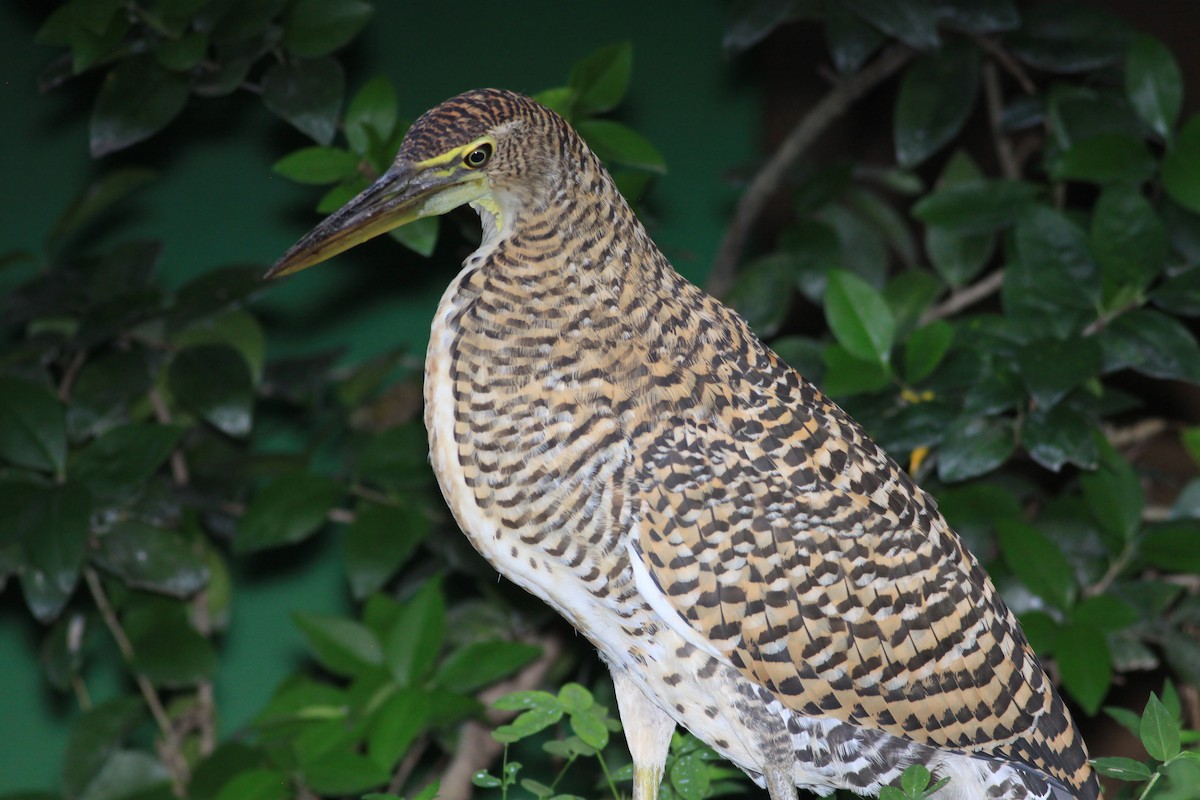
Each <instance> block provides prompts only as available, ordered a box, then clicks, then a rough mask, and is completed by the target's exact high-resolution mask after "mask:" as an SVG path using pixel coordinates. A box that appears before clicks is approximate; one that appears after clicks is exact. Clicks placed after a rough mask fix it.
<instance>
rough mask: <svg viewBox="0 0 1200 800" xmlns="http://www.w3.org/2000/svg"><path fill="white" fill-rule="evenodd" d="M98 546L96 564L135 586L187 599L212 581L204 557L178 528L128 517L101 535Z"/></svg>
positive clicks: (94, 558)
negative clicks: (161, 526)
mask: <svg viewBox="0 0 1200 800" xmlns="http://www.w3.org/2000/svg"><path fill="white" fill-rule="evenodd" d="M97 545H98V546H97V550H96V552H95V553H94V554H93V556H92V558H93V560H94V561H95V563H96V564H97V565H98V566H99V567H100V568H101V569H103V570H105V571H106V572H109V573H111V574H113V575H116V576H117V577H118V578H120V579H121V580H123V581H124V582H125V583H126V584H127V585H129V586H131V587H133V588H137V589H148V590H150V591H152V592H159V593H161V594H167V595H171V596H173V597H178V598H185V597H189V596H191V595H192V594H194V593H195V592H197V591H199V590H200V589H202V588H204V587H205V586H206V585H207V584H208V578H209V571H208V566H207V564H205V562H204V558H203V556H202V555H201V554H199V553H197V552H196V551H195V550H194V549H193V548H192V547H190V546H189V545H188V543H187V542H186V541H185V540H184V538H183V536H182V535H180V534H179V533H176V532H174V531H168V530H162V529H161V528H155V527H152V526H150V525H147V524H145V523H143V522H138V521H136V520H125V521H122V522H119V523H117V524H116V525H114V526H113V527H112V528H111V529H110V530H108V531H106V532H105V533H104V535H103V536H99V537H97Z"/></svg>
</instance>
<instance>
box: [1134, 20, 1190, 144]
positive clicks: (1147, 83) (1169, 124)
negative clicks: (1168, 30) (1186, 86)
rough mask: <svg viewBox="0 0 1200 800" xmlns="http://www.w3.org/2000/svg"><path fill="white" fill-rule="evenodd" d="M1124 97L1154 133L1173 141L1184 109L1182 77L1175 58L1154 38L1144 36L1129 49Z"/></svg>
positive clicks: (1138, 38) (1136, 40)
mask: <svg viewBox="0 0 1200 800" xmlns="http://www.w3.org/2000/svg"><path fill="white" fill-rule="evenodd" d="M1125 94H1126V95H1127V96H1128V97H1129V102H1130V103H1132V104H1133V107H1134V109H1135V110H1136V111H1137V113H1138V116H1139V117H1141V119H1142V121H1143V122H1145V123H1146V124H1147V125H1148V126H1149V127H1150V129H1151V130H1152V131H1154V132H1155V133H1157V134H1158V135H1159V136H1161V137H1163V138H1164V139H1170V138H1171V132H1172V130H1173V129H1174V127H1175V123H1176V122H1177V121H1178V120H1179V110H1180V108H1181V107H1182V105H1183V76H1182V74H1181V73H1180V71H1179V64H1178V63H1176V61H1175V56H1174V55H1172V54H1171V51H1170V50H1169V49H1168V48H1167V46H1166V45H1164V44H1163V43H1162V42H1160V41H1159V40H1158V39H1155V38H1154V37H1153V36H1148V35H1146V34H1142V35H1141V36H1138V37H1137V39H1135V40H1134V42H1133V46H1132V47H1130V48H1129V55H1128V57H1127V59H1126V62H1125Z"/></svg>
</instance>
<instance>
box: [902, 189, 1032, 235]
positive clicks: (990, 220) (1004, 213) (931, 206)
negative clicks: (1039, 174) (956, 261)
mask: <svg viewBox="0 0 1200 800" xmlns="http://www.w3.org/2000/svg"><path fill="white" fill-rule="evenodd" d="M1037 193H1038V190H1037V187H1036V186H1034V185H1033V184H1030V183H1024V182H1022V181H979V182H978V183H971V184H964V185H960V186H948V187H946V188H944V189H939V190H938V191H936V192H934V193H933V194H930V195H927V196H926V197H923V198H921V199H920V200H919V201H917V203H916V204H915V205H914V206H913V209H912V210H913V215H914V216H915V217H916V218H917V219H919V220H921V221H922V222H924V223H925V224H926V225H937V226H939V227H942V228H947V229H949V230H951V231H953V232H956V233H959V234H978V233H990V232H991V231H994V230H996V229H998V228H1004V227H1007V226H1008V225H1011V224H1012V223H1013V222H1015V221H1016V219H1017V216H1018V214H1019V213H1020V212H1021V211H1022V209H1024V208H1026V207H1027V206H1029V205H1030V204H1031V202H1032V200H1033V198H1034V197H1035V196H1036V195H1037Z"/></svg>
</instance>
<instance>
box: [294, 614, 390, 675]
mask: <svg viewBox="0 0 1200 800" xmlns="http://www.w3.org/2000/svg"><path fill="white" fill-rule="evenodd" d="M292 621H293V622H295V623H296V627H298V628H299V629H300V630H301V632H302V633H303V634H304V638H305V640H306V641H307V642H308V649H309V652H310V653H312V655H313V656H315V657H316V659H317V660H318V661H320V662H321V666H323V667H325V669H327V670H329V671H330V672H332V673H333V674H334V675H341V676H343V677H347V678H353V677H357V676H359V675H361V674H362V673H364V672H366V671H367V670H369V669H370V668H372V667H375V666H378V665H380V664H382V663H383V647H382V645H381V644H380V643H379V639H378V638H376V636H375V634H374V633H372V632H371V631H370V629H368V628H367V627H366V626H365V625H363V624H362V623H360V622H355V621H354V620H352V619H345V618H343V617H335V616H329V615H325V614H306V613H301V612H298V611H296V612H292Z"/></svg>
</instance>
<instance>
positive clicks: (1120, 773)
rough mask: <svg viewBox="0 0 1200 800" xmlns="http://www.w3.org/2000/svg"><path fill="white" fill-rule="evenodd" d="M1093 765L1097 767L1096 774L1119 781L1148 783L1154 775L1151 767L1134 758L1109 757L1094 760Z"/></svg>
mask: <svg viewBox="0 0 1200 800" xmlns="http://www.w3.org/2000/svg"><path fill="white" fill-rule="evenodd" d="M1092 763H1093V764H1095V765H1096V772H1099V773H1100V774H1101V775H1103V776H1104V777H1106V778H1115V779H1116V780H1119V781H1136V782H1141V781H1147V780H1150V775H1151V774H1152V773H1151V772H1150V768H1149V767H1147V766H1146V765H1145V764H1143V763H1142V762H1141V761H1134V760H1133V759H1132V758H1123V757H1121V756H1108V757H1106V758H1097V759H1094V760H1093V761H1092Z"/></svg>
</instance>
